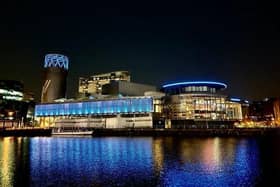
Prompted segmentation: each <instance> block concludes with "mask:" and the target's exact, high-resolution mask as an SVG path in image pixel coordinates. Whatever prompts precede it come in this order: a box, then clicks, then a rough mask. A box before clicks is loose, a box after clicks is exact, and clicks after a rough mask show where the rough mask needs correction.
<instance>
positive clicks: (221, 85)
mask: <svg viewBox="0 0 280 187" xmlns="http://www.w3.org/2000/svg"><path fill="white" fill-rule="evenodd" d="M186 86H209V87H213V88H218V89H225V88H227V85H226V84H225V83H222V82H214V81H190V82H189V81H188V82H175V83H170V84H165V85H163V86H162V88H176V87H186Z"/></svg>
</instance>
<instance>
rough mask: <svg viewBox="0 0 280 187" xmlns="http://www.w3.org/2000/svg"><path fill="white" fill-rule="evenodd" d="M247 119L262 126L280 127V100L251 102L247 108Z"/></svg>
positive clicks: (268, 99) (267, 99)
mask: <svg viewBox="0 0 280 187" xmlns="http://www.w3.org/2000/svg"><path fill="white" fill-rule="evenodd" d="M248 115H249V119H250V120H252V121H254V122H261V123H263V124H264V125H280V99H279V98H265V99H264V100H262V101H255V102H252V103H251V104H250V106H249V114H248Z"/></svg>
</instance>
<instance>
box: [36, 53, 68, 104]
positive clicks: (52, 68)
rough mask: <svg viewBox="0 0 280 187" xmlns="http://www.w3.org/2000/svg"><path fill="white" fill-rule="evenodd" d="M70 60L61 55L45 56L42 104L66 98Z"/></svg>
mask: <svg viewBox="0 0 280 187" xmlns="http://www.w3.org/2000/svg"><path fill="white" fill-rule="evenodd" d="M68 65H69V60H68V58H67V56H64V55H61V54H47V55H46V56H45V64H44V74H43V87H42V93H41V102H42V103H50V102H53V101H54V100H56V99H59V98H65V94H66V83H67V74H68Z"/></svg>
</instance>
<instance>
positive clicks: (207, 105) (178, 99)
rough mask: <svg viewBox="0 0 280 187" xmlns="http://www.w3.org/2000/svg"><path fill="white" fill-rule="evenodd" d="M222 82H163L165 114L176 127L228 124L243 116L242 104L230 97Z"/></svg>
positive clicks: (173, 126) (222, 125) (221, 125)
mask: <svg viewBox="0 0 280 187" xmlns="http://www.w3.org/2000/svg"><path fill="white" fill-rule="evenodd" d="M226 88H227V85H226V84H224V83H220V82H210V81H195V82H177V83H171V84H166V85H163V86H162V91H164V92H165V93H166V97H165V99H164V115H165V116H166V118H167V119H170V120H171V124H172V128H192V127H225V126H226V125H232V124H233V122H234V121H239V120H242V111H241V104H240V103H238V101H237V100H236V99H234V98H232V99H229V98H228V97H227V96H226V95H224V94H222V91H223V90H224V89H226Z"/></svg>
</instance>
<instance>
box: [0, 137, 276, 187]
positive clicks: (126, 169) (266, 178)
mask: <svg viewBox="0 0 280 187" xmlns="http://www.w3.org/2000/svg"><path fill="white" fill-rule="evenodd" d="M279 147H280V137H279V138H176V137H160V138H158V137H157V138H153V137H141V138H132V137H101V138H90V137H89V138H82V137H81V138H59V137H58V138H55V137H34V138H16V137H5V138H0V186H146V187H150V186H211V187H212V186H223V187H225V186H264V185H269V184H270V185H272V184H273V183H276V184H275V186H277V183H278V185H279V180H280V161H279V160H280V151H279Z"/></svg>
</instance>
